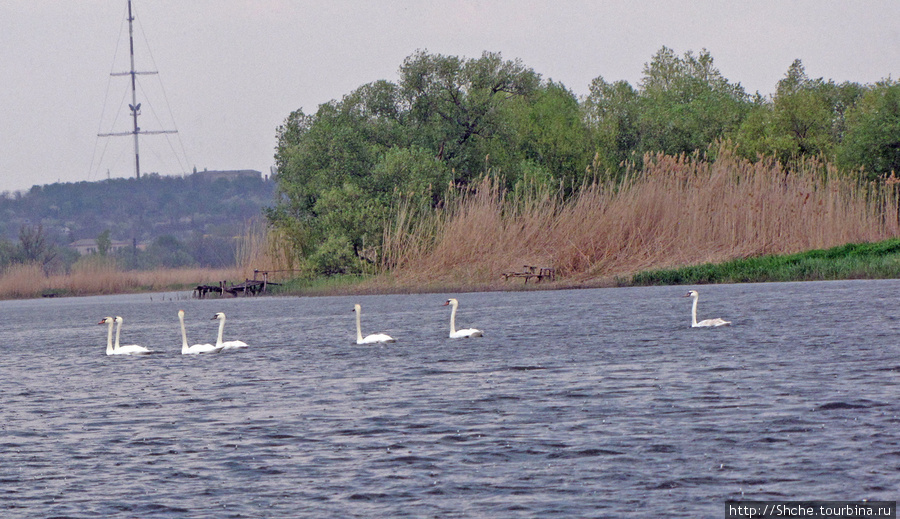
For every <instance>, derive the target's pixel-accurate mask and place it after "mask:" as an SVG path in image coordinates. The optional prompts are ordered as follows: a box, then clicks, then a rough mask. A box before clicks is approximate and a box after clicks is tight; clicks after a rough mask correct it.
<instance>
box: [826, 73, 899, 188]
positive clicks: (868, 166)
mask: <svg viewBox="0 0 900 519" xmlns="http://www.w3.org/2000/svg"><path fill="white" fill-rule="evenodd" d="M847 119H848V123H847V126H848V130H847V134H846V138H845V139H844V141H843V142H842V143H841V145H840V147H839V149H838V161H839V163H840V164H841V165H842V166H844V167H846V168H850V169H855V168H862V169H863V170H864V171H865V173H866V174H867V177H868V178H869V179H874V178H877V177H880V176H884V175H888V174H890V173H892V172H893V173H897V172H900V82H898V81H892V80H890V79H887V80H884V81H880V82H878V83H876V84H875V85H874V86H873V87H872V88H871V89H869V90H868V91H867V92H866V93H865V94H864V95H863V96H862V98H861V100H860V101H859V103H858V105H857V106H856V107H855V108H854V109H853V110H851V111H850V113H849V114H848V117H847Z"/></svg>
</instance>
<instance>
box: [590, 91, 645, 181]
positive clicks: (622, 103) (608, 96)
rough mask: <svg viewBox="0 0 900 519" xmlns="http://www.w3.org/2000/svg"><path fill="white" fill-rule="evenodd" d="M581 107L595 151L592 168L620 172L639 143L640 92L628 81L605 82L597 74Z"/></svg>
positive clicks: (631, 157) (632, 156) (632, 155)
mask: <svg viewBox="0 0 900 519" xmlns="http://www.w3.org/2000/svg"><path fill="white" fill-rule="evenodd" d="M583 110H584V117H585V120H586V123H587V125H588V128H589V130H590V133H591V138H592V141H593V145H594V150H595V160H594V169H597V170H600V171H598V173H600V172H603V171H613V172H621V171H623V170H624V162H625V161H627V160H629V159H633V158H634V153H635V151H636V150H637V149H638V147H639V144H640V132H639V131H638V126H637V121H638V118H639V116H640V94H639V92H638V91H637V90H635V89H634V87H632V86H631V85H630V84H629V83H628V82H627V81H616V82H614V83H608V82H606V81H605V80H604V79H603V77H601V76H598V77H597V78H595V79H594V80H593V81H591V85H590V94H589V95H588V97H587V98H586V99H585V101H584V104H583Z"/></svg>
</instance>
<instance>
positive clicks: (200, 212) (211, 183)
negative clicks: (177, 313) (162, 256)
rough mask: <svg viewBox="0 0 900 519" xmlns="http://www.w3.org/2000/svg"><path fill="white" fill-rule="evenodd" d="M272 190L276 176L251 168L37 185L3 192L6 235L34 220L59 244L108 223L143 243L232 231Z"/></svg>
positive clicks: (116, 236) (0, 224)
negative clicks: (247, 169)
mask: <svg viewBox="0 0 900 519" xmlns="http://www.w3.org/2000/svg"><path fill="white" fill-rule="evenodd" d="M274 192H275V182H274V181H272V180H270V179H264V178H263V177H262V175H261V174H260V173H259V172H256V171H246V170H245V171H235V172H226V171H216V172H212V171H209V172H206V171H205V172H198V173H195V174H193V175H188V176H185V177H166V176H160V175H154V174H150V175H144V176H143V177H142V178H141V179H140V180H137V179H134V178H127V179H125V178H121V179H110V180H103V181H99V182H76V183H57V184H48V185H44V186H34V187H32V188H31V189H30V190H29V191H27V192H17V193H13V194H7V195H6V196H5V197H0V238H5V239H7V240H13V241H14V240H16V239H17V237H18V234H19V231H20V229H21V228H22V227H23V226H36V225H42V226H43V230H44V232H45V233H46V236H47V237H48V238H49V239H50V240H52V241H53V242H55V243H56V244H58V245H67V244H69V243H72V242H74V241H76V240H80V239H85V238H96V237H97V236H98V235H99V234H100V233H102V232H103V231H105V230H107V229H108V230H110V231H111V237H112V239H113V240H129V241H135V240H136V241H138V242H148V241H151V240H153V239H155V238H158V237H160V236H169V235H171V236H174V237H176V238H178V239H181V240H184V239H187V238H188V237H189V236H191V235H192V234H196V233H201V234H203V235H209V236H216V237H233V236H237V235H238V234H240V233H241V229H242V227H243V225H244V223H245V222H247V220H249V219H251V218H253V217H256V216H258V215H260V214H261V212H262V209H263V208H264V207H268V206H270V205H272V204H273V197H274Z"/></svg>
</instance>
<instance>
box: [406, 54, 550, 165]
mask: <svg viewBox="0 0 900 519" xmlns="http://www.w3.org/2000/svg"><path fill="white" fill-rule="evenodd" d="M539 85H540V76H539V75H538V74H537V73H535V72H534V71H533V70H531V69H530V68H527V67H525V65H524V64H522V62H521V61H520V60H515V61H504V60H503V59H502V58H501V56H500V54H498V53H491V52H485V53H483V54H482V55H481V57H480V58H478V59H471V60H465V59H463V58H459V57H456V56H442V55H439V54H428V53H427V52H425V51H419V52H417V53H415V54H413V55H412V56H410V57H408V58H407V59H406V60H405V61H404V62H403V65H402V66H401V67H400V88H401V90H402V92H403V95H404V98H405V99H406V102H407V103H408V105H409V114H408V120H407V126H408V128H409V130H410V133H409V135H410V137H411V139H412V143H413V144H417V145H419V146H420V147H422V148H425V149H429V150H433V151H434V152H435V154H436V156H437V157H439V158H440V159H441V160H442V161H444V162H445V163H446V165H447V167H448V168H449V169H450V170H452V171H455V172H456V174H455V176H456V180H459V181H462V182H469V181H472V180H473V179H474V178H475V177H476V176H478V175H480V174H482V173H483V172H484V169H485V158H486V157H487V156H488V150H489V148H490V144H491V140H492V139H493V138H494V137H495V136H497V135H498V134H502V133H503V130H504V128H503V125H502V122H503V120H504V118H503V115H502V114H503V108H504V107H505V105H508V104H509V103H510V102H511V101H512V100H514V99H517V98H521V97H524V96H528V95H529V94H531V93H533V92H534V91H535V90H536V89H537V88H538V86H539ZM499 166H500V167H503V166H506V164H501V165H499Z"/></svg>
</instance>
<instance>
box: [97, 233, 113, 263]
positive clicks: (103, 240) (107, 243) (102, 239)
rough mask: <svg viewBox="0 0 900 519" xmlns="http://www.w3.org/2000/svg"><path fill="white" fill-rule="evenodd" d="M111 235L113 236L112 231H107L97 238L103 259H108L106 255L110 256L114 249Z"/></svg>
mask: <svg viewBox="0 0 900 519" xmlns="http://www.w3.org/2000/svg"><path fill="white" fill-rule="evenodd" d="M110 234H112V233H111V232H110V230H109V229H106V230H105V231H103V232H101V233H100V235H99V236H97V252H98V253H99V254H100V255H101V256H103V257H106V255H107V254H109V249H110V247H112V239H111V238H110Z"/></svg>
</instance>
